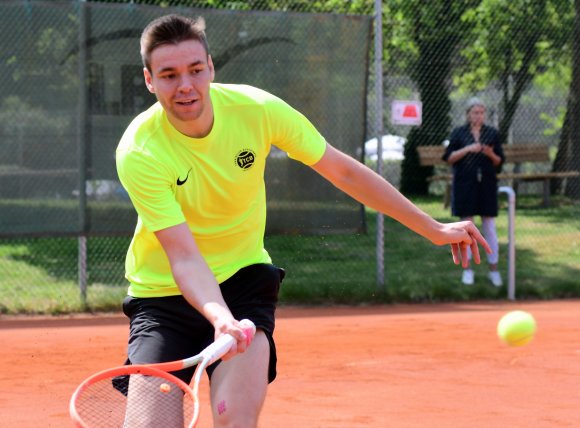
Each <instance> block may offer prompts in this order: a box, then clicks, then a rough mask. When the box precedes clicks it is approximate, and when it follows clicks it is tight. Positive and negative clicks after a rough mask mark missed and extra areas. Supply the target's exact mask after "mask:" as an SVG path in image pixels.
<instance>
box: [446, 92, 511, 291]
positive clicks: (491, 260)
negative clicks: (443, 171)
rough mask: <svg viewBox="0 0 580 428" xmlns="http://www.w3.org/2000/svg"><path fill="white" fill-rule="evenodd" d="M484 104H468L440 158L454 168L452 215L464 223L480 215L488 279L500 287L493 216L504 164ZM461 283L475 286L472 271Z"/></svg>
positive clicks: (472, 100) (501, 151)
mask: <svg viewBox="0 0 580 428" xmlns="http://www.w3.org/2000/svg"><path fill="white" fill-rule="evenodd" d="M485 111H486V109H485V105H484V104H483V103H482V102H481V101H480V100H479V99H477V98H472V99H470V100H469V101H468V103H467V108H466V116H467V123H466V124H465V125H463V126H460V127H457V128H455V129H454V130H453V132H452V133H451V136H450V138H449V145H448V146H447V148H446V150H445V154H444V155H443V159H444V160H445V161H447V163H449V165H451V166H452V168H453V191H452V196H451V212H452V214H453V215H455V216H458V217H460V218H461V219H463V220H471V221H473V218H474V217H475V216H481V222H482V226H481V229H482V232H483V235H484V236H485V238H486V240H487V242H488V243H489V245H490V246H491V248H492V250H493V252H492V253H491V254H488V255H487V261H488V264H489V273H488V278H489V279H490V281H491V282H492V284H493V285H494V286H496V287H500V286H501V285H502V279H501V275H500V274H499V272H498V270H497V262H498V249H499V245H498V240H497V232H496V227H495V217H497V212H498V197H497V177H496V173H497V171H498V170H499V168H500V167H501V164H502V163H503V161H504V154H503V150H502V147H501V142H500V138H499V133H498V131H497V130H496V129H495V128H493V127H491V126H488V125H486V124H485ZM462 281H463V283H464V284H466V285H471V284H473V283H474V272H473V270H472V269H471V268H469V267H468V268H466V269H464V271H463V275H462Z"/></svg>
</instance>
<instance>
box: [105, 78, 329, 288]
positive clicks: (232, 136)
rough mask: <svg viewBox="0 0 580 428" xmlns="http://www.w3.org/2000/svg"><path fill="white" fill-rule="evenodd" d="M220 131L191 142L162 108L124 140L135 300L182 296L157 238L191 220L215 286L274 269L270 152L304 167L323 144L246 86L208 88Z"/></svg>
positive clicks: (120, 155)
mask: <svg viewBox="0 0 580 428" xmlns="http://www.w3.org/2000/svg"><path fill="white" fill-rule="evenodd" d="M210 96H211V101H212V105H213V109H214V115H215V119H214V125H213V128H212V130H211V132H210V134H209V135H207V136H206V137H204V138H199V139H197V138H190V137H187V136H185V135H183V134H181V133H180V132H178V131H177V130H176V129H175V128H174V127H173V126H172V125H171V124H170V122H169V121H168V120H167V116H166V114H165V112H164V110H163V108H162V107H161V105H160V104H159V103H156V104H155V105H153V106H152V107H151V108H149V109H148V110H147V111H145V112H143V113H142V114H140V115H139V116H137V117H136V118H135V119H134V120H133V122H132V123H131V124H130V125H129V127H128V128H127V130H126V131H125V134H124V135H123V137H122V138H121V141H120V143H119V146H118V148H117V153H116V162H117V172H118V174H119V178H120V180H121V183H122V184H123V186H124V187H125V189H126V190H127V192H128V193H129V196H130V198H131V201H132V202H133V205H134V206H135V209H136V210H137V214H138V221H137V226H136V229H135V234H134V236H133V239H132V241H131V245H130V246H129V250H128V252H127V258H126V262H125V269H126V278H127V279H128V281H129V283H130V285H129V295H131V296H134V297H160V296H172V295H178V294H181V293H180V291H179V289H178V287H177V285H176V284H175V281H174V279H173V275H172V273H171V268H170V265H169V262H168V260H167V256H166V255H165V252H164V251H163V248H162V247H161V245H160V244H159V241H158V240H157V238H156V236H155V235H154V232H156V231H158V230H161V229H165V228H167V227H171V226H175V225H177V224H180V223H183V222H187V224H188V225H189V229H190V231H191V233H192V234H193V236H194V238H195V240H196V243H197V245H198V247H199V249H200V251H201V253H202V255H203V257H204V259H205V260H206V262H207V263H208V265H209V267H210V269H211V270H212V272H213V274H214V275H215V277H216V279H217V281H218V283H221V282H223V281H225V280H226V279H228V278H229V277H231V276H232V275H233V274H234V273H236V272H237V271H238V270H239V269H241V268H243V267H245V266H248V265H251V264H255V263H270V262H271V259H270V256H269V255H268V252H267V251H266V250H265V248H264V231H265V226H266V191H265V183H264V169H265V166H266V157H267V156H268V153H269V152H270V148H271V146H272V145H275V146H276V147H278V148H279V149H281V150H283V151H285V152H287V153H288V155H289V156H290V157H291V158H293V159H296V160H299V161H301V162H303V163H304V164H306V165H312V164H314V163H316V162H318V161H319V160H320V158H322V155H323V154H324V151H325V148H326V141H325V140H324V138H323V137H322V136H321V135H320V133H319V132H318V131H317V130H316V128H315V127H314V126H313V125H312V124H311V123H310V122H309V121H308V120H307V119H306V118H305V117H304V116H303V115H302V114H301V113H299V112H298V111H296V110H295V109H293V108H292V107H290V106H289V105H288V104H286V103H285V102H284V101H282V100H280V99H279V98H277V97H275V96H273V95H271V94H269V93H267V92H264V91H262V90H259V89H256V88H253V87H250V86H245V85H225V84H212V85H211V89H210Z"/></svg>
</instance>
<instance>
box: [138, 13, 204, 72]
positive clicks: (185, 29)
mask: <svg viewBox="0 0 580 428" xmlns="http://www.w3.org/2000/svg"><path fill="white" fill-rule="evenodd" d="M187 40H197V41H198V42H200V43H201V44H202V45H203V47H204V49H205V52H206V53H207V54H208V55H209V45H208V43H207V37H206V35H205V21H204V19H203V18H201V17H198V18H196V19H191V18H187V17H185V16H180V15H166V16H162V17H160V18H157V19H155V20H153V21H151V22H150V23H149V24H148V25H147V27H145V29H144V30H143V33H142V34H141V59H142V61H143V65H144V66H145V67H146V68H147V70H149V72H151V52H153V51H154V50H155V49H156V48H158V47H159V46H163V45H169V44H178V43H181V42H184V41H187Z"/></svg>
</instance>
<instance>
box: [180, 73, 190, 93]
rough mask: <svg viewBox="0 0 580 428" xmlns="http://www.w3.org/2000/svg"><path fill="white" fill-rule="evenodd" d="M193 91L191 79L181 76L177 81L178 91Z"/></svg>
mask: <svg viewBox="0 0 580 428" xmlns="http://www.w3.org/2000/svg"><path fill="white" fill-rule="evenodd" d="M192 89H193V78H192V77H191V76H188V75H184V76H181V77H180V79H179V86H178V90H179V91H181V92H189V91H191V90H192Z"/></svg>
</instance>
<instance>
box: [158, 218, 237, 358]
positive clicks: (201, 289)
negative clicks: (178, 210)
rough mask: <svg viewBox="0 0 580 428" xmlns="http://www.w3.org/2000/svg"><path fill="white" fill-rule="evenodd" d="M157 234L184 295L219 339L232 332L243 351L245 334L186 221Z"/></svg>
mask: <svg viewBox="0 0 580 428" xmlns="http://www.w3.org/2000/svg"><path fill="white" fill-rule="evenodd" d="M155 236H156V237H157V239H158V240H159V243H160V244H161V246H162V247H163V250H164V251H165V254H166V255H167V258H168V260H169V264H170V266H171V272H172V274H173V278H174V279H175V282H176V284H177V286H178V287H179V289H180V291H181V293H182V294H183V297H185V299H186V300H187V301H188V302H189V304H191V305H192V306H193V307H194V308H195V309H197V310H198V311H199V312H200V313H201V314H202V315H203V316H204V317H205V318H206V319H207V320H208V321H209V322H210V323H211V324H212V325H213V326H214V328H215V333H216V338H217V337H218V336H220V335H221V334H225V333H229V334H231V335H232V336H234V337H235V338H236V339H237V340H238V352H243V351H244V350H245V342H244V340H245V336H244V334H243V332H242V330H241V329H240V327H239V323H238V322H237V321H236V320H235V319H234V317H233V315H232V313H231V312H230V310H229V308H228V306H227V304H226V302H225V301H224V298H223V296H222V294H221V291H220V288H219V285H218V283H217V281H216V279H215V277H214V275H213V273H212V271H211V270H210V268H209V266H208V264H207V263H206V261H205V259H204V258H203V256H202V254H201V252H200V251H199V248H198V246H197V244H196V242H195V239H194V237H193V235H192V234H191V232H190V230H189V227H188V226H187V224H186V223H181V224H178V225H176V226H172V227H168V228H165V229H162V230H159V231H157V232H155ZM226 358H227V357H226Z"/></svg>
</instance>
